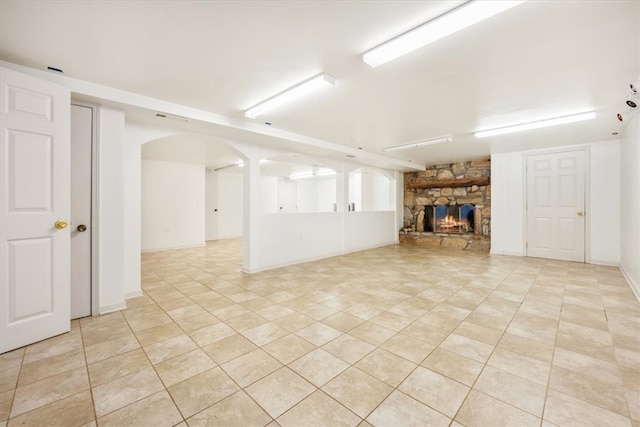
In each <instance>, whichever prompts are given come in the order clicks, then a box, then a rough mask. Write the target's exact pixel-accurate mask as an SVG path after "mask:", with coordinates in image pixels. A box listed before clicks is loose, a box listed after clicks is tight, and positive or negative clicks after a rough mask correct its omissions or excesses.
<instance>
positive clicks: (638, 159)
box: [620, 113, 640, 299]
mask: <svg viewBox="0 0 640 427" xmlns="http://www.w3.org/2000/svg"><path fill="white" fill-rule="evenodd" d="M620 181H621V183H620V191H621V193H622V201H623V205H622V209H621V212H620V224H621V227H622V230H623V232H622V238H621V241H620V252H621V254H620V255H621V256H620V268H621V270H622V272H623V273H624V275H625V277H626V278H627V281H628V282H629V284H630V285H631V287H632V289H633V290H634V292H635V293H636V297H638V299H640V221H639V220H638V216H639V214H640V113H636V114H635V116H633V117H632V119H631V121H630V123H629V124H628V125H627V128H626V129H625V130H624V133H623V134H622V142H621V144H620Z"/></svg>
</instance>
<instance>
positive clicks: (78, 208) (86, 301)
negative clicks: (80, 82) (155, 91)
mask: <svg viewBox="0 0 640 427" xmlns="http://www.w3.org/2000/svg"><path fill="white" fill-rule="evenodd" d="M92 140H93V108H91V107H87V106H84V105H72V106H71V139H70V141H71V213H70V218H71V222H70V224H69V228H70V234H71V318H72V319H78V318H80V317H86V316H91V232H92V230H91V228H92V227H91V146H92V142H93V141H92Z"/></svg>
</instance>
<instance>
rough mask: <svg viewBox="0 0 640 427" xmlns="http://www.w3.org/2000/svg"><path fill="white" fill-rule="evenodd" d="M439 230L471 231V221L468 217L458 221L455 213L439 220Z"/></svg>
mask: <svg viewBox="0 0 640 427" xmlns="http://www.w3.org/2000/svg"><path fill="white" fill-rule="evenodd" d="M438 230H439V231H446V232H455V231H457V232H459V233H463V232H468V231H469V221H467V220H466V219H463V220H460V221H456V219H455V218H454V217H453V215H447V216H445V217H444V218H443V219H441V220H440V221H439V222H438Z"/></svg>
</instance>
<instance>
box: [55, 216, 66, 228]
mask: <svg viewBox="0 0 640 427" xmlns="http://www.w3.org/2000/svg"><path fill="white" fill-rule="evenodd" d="M55 226H56V228H57V229H58V230H62V229H63V228H67V227H68V226H69V223H68V222H67V221H65V220H63V219H59V220H57V221H56V224H55Z"/></svg>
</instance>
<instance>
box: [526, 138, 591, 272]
mask: <svg viewBox="0 0 640 427" xmlns="http://www.w3.org/2000/svg"><path fill="white" fill-rule="evenodd" d="M584 206H585V152H584V150H576V151H567V152H560V153H547V154H540V155H530V156H527V248H526V249H527V256H531V257H540V258H550V259H560V260H566V261H578V262H584V261H585V214H586V213H585V208H584Z"/></svg>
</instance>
